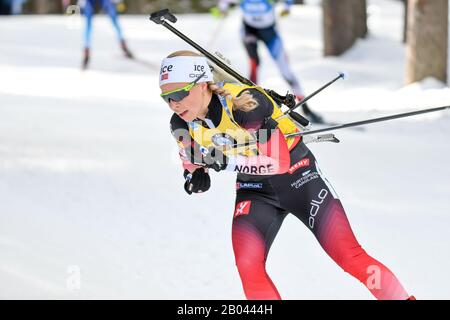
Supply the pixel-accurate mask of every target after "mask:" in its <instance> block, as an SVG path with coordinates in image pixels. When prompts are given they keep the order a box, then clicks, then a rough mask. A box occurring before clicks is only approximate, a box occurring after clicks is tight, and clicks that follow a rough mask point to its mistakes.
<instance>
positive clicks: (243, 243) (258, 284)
mask: <svg viewBox="0 0 450 320" xmlns="http://www.w3.org/2000/svg"><path fill="white" fill-rule="evenodd" d="M159 81H160V88H161V91H162V93H161V96H162V98H163V99H164V101H166V103H167V104H168V105H169V107H170V109H171V110H172V111H174V114H173V116H172V118H171V120H170V127H171V132H172V134H173V136H174V137H175V139H176V141H177V143H178V146H179V151H180V157H181V159H182V163H183V167H184V169H185V170H184V177H185V183H184V189H185V190H186V192H187V193H188V194H192V193H200V192H205V191H207V190H208V189H209V187H210V177H209V174H208V169H214V170H216V171H222V170H226V171H233V172H237V182H236V189H237V192H236V193H237V196H236V203H235V210H234V216H233V225H232V240H233V250H234V255H235V259H236V265H237V268H238V271H239V275H240V277H241V280H242V284H243V288H244V292H245V295H246V297H247V299H280V298H281V297H280V294H279V293H278V291H277V289H276V287H275V285H274V284H273V282H272V281H271V279H270V277H269V275H268V274H267V272H266V268H265V262H266V258H267V255H268V253H269V249H270V246H271V244H272V242H273V240H274V239H275V236H276V235H277V232H278V230H279V229H280V227H281V224H282V222H283V220H284V218H285V217H286V215H287V214H288V213H292V214H293V215H295V216H296V217H297V218H299V219H300V220H301V221H302V222H303V223H304V224H305V226H306V227H307V228H308V229H310V230H311V231H312V232H313V234H314V235H315V237H316V238H317V240H318V241H319V243H320V244H321V246H322V247H323V249H324V250H325V252H326V253H327V254H328V255H329V256H330V257H331V258H332V259H333V260H334V261H335V262H336V263H337V264H338V265H339V266H340V267H341V268H343V269H344V271H346V272H348V273H349V274H351V275H352V276H353V277H355V278H357V279H358V280H359V281H361V282H362V283H363V284H364V285H365V286H366V287H367V288H368V289H369V290H370V292H371V293H372V294H373V295H374V296H375V297H376V298H377V299H400V300H401V299H409V297H410V296H409V295H408V293H407V292H406V291H405V289H404V288H403V286H402V285H401V283H400V282H399V280H398V279H397V278H396V277H395V275H394V274H393V273H392V272H391V271H390V270H389V269H388V268H387V267H386V266H385V265H383V264H382V263H381V262H379V261H377V260H375V259H374V258H372V257H371V256H369V255H368V254H367V253H366V252H365V251H364V250H363V248H362V247H361V246H360V244H359V243H358V241H357V239H356V238H355V235H354V234H353V231H352V229H351V226H350V224H349V221H348V220H347V217H346V214H345V211H344V208H343V207H342V204H341V202H340V200H339V198H338V196H337V194H336V192H335V191H334V190H333V188H332V187H331V185H330V183H329V182H328V181H327V180H326V178H324V177H323V175H322V173H321V171H320V169H319V167H318V165H317V162H316V159H315V157H314V155H313V154H312V153H311V151H310V150H309V149H308V148H307V147H306V145H305V144H304V143H303V141H302V139H301V138H300V137H296V138H289V139H286V138H285V137H284V135H285V134H289V133H293V132H297V128H296V126H295V124H294V123H293V122H292V121H291V120H290V119H289V118H286V117H284V118H280V119H278V120H277V118H278V117H279V116H280V115H281V110H280V107H279V106H278V105H277V104H276V103H275V102H274V101H273V100H272V99H271V98H270V97H269V96H268V95H267V94H266V93H265V92H264V91H263V90H262V89H260V88H259V87H250V86H246V85H241V84H234V83H233V84H231V83H215V82H214V79H213V75H212V73H211V71H210V67H209V65H208V63H207V60H206V58H205V57H203V56H200V55H198V54H196V53H194V52H191V51H177V52H175V53H172V54H170V55H169V56H168V57H167V58H165V59H164V60H163V61H162V65H161V73H160V79H159ZM410 298H412V297H410Z"/></svg>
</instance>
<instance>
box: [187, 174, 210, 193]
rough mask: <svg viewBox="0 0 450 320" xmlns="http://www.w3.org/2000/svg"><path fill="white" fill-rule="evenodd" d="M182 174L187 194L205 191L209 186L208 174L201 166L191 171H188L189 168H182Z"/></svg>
mask: <svg viewBox="0 0 450 320" xmlns="http://www.w3.org/2000/svg"><path fill="white" fill-rule="evenodd" d="M183 176H184V179H186V182H185V183H184V190H185V191H186V192H187V194H192V193H193V192H194V193H201V192H205V191H208V190H209V187H210V186H211V179H210V178H209V174H208V172H206V171H205V169H203V168H198V169H196V170H195V171H194V172H193V173H190V172H189V170H184V174H183Z"/></svg>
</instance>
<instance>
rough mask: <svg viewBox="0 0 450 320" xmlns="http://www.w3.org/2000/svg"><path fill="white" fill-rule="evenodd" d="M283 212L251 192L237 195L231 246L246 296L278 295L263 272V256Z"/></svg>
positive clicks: (276, 297) (264, 262)
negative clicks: (247, 194) (251, 194)
mask: <svg viewBox="0 0 450 320" xmlns="http://www.w3.org/2000/svg"><path fill="white" fill-rule="evenodd" d="M285 216H286V214H283V213H281V212H280V211H279V210H278V209H277V208H275V207H274V206H272V205H270V204H268V203H265V202H263V201H261V200H255V197H254V196H246V197H242V196H239V195H238V198H237V200H236V209H235V212H234V218H233V229H232V238H233V250H234V255H235V259H236V266H237V268H238V271H239V275H240V277H241V280H242V285H243V287H244V292H245V296H246V297H247V299H251V300H256V299H258V300H259V299H281V297H280V294H279V293H278V291H277V289H276V287H275V285H274V284H273V282H272V280H271V279H270V277H269V275H268V274H267V272H266V258H267V254H268V253H269V249H270V246H271V245H272V242H273V240H274V238H275V236H276V234H277V232H278V230H279V229H280V227H281V224H282V222H283V219H284V217H285Z"/></svg>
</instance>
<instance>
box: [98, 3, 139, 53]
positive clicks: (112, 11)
mask: <svg viewBox="0 0 450 320" xmlns="http://www.w3.org/2000/svg"><path fill="white" fill-rule="evenodd" d="M103 10H105V12H106V13H107V14H108V15H109V17H110V18H111V22H112V24H113V26H114V29H115V30H116V34H117V38H118V40H119V42H120V47H121V48H122V51H123V52H124V54H125V56H127V57H128V58H133V54H132V53H131V52H130V50H129V49H128V46H127V44H126V41H125V38H124V36H123V32H122V28H121V27H120V24H119V16H118V14H117V9H116V5H115V4H114V3H112V1H111V0H103Z"/></svg>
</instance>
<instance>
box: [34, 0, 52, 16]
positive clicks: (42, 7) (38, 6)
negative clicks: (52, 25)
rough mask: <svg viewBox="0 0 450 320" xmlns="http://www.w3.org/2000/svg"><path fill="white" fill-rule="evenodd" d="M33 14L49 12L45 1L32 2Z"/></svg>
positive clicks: (35, 0)
mask: <svg viewBox="0 0 450 320" xmlns="http://www.w3.org/2000/svg"><path fill="white" fill-rule="evenodd" d="M34 12H35V13H36V14H47V13H49V12H50V9H49V6H48V1H47V0H34Z"/></svg>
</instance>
